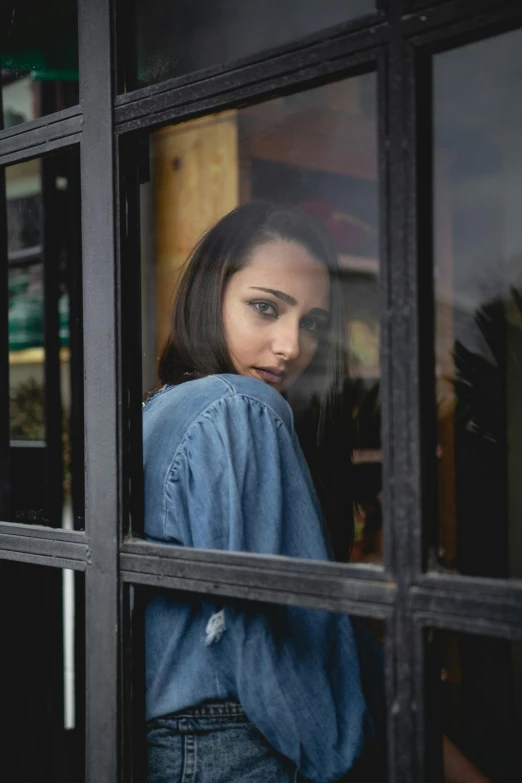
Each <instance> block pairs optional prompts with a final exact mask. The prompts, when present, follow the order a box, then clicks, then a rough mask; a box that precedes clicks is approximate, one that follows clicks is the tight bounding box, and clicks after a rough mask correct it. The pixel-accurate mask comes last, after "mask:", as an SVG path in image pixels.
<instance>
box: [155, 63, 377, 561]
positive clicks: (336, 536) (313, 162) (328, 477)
mask: <svg viewBox="0 0 522 783" xmlns="http://www.w3.org/2000/svg"><path fill="white" fill-rule="evenodd" d="M375 88H376V80H375V76H374V74H369V75H365V76H360V77H357V78H354V79H350V80H346V81H342V82H338V83H334V84H330V85H327V86H325V87H320V88H317V89H313V90H308V91H306V92H302V93H298V94H296V95H291V96H288V97H284V98H278V99H275V100H272V101H269V102H267V103H264V104H261V105H258V106H252V107H247V108H244V109H240V110H238V111H228V112H223V113H221V114H218V115H214V116H210V117H204V118H201V119H197V120H193V121H191V122H188V123H184V124H181V125H178V126H172V127H166V128H162V129H161V130H159V131H157V132H155V133H154V134H153V135H152V136H151V142H150V169H151V175H150V182H149V183H146V184H143V185H142V189H141V228H142V232H141V236H142V302H143V305H144V308H143V321H142V343H143V390H144V392H147V391H149V390H150V389H152V388H154V387H155V386H156V384H157V383H158V380H159V379H158V375H157V372H158V360H159V358H160V355H161V352H162V350H163V347H164V345H165V343H166V340H167V337H168V335H169V330H170V322H171V312H172V303H173V299H174V296H175V293H176V291H177V286H178V284H179V279H180V274H181V273H182V271H183V270H184V264H185V261H186V259H187V257H188V256H189V254H190V252H191V249H192V248H193V246H194V245H195V243H196V242H197V241H198V240H199V239H200V238H201V236H202V235H203V234H204V232H205V231H206V230H207V229H209V227H210V226H212V225H213V224H214V223H215V222H216V221H217V220H218V219H220V218H223V216H225V215H227V214H228V213H230V211H231V210H233V209H234V208H236V207H241V208H242V209H243V210H244V217H243V218H241V220H243V221H244V225H248V226H251V227H252V226H253V225H254V223H255V221H256V220H257V218H254V217H252V214H253V213H252V209H253V208H250V207H247V205H248V204H251V203H252V202H253V201H255V202H259V201H260V200H261V201H263V202H265V203H266V202H270V203H272V204H279V205H286V206H287V207H288V208H289V209H290V210H295V209H296V208H297V209H298V212H297V214H298V216H300V217H295V214H294V213H293V214H294V217H291V218H288V221H287V222H290V223H295V222H296V221H297V224H299V225H300V226H301V228H299V229H297V228H296V231H298V235H299V236H301V234H299V232H302V234H303V236H304V235H305V234H307V232H308V233H309V231H311V230H312V229H311V226H318V227H319V228H318V229H317V231H320V232H323V233H324V235H325V237H326V239H325V240H324V241H323V240H321V241H322V242H323V244H324V243H326V244H328V245H329V243H331V242H332V240H333V242H334V245H335V247H336V251H337V252H335V251H334V253H333V257H335V255H337V257H338V258H337V259H336V260H335V261H332V263H333V264H334V266H335V267H336V271H335V274H334V277H330V281H329V282H328V280H327V281H326V285H327V286H328V285H330V284H331V290H332V291H333V290H334V283H333V281H334V279H335V290H336V291H337V294H336V296H337V297H338V300H339V302H338V305H336V307H337V308H338V313H339V315H338V317H337V322H336V325H334V324H333V323H332V325H331V326H330V330H329V332H326V333H324V335H322V336H321V338H320V340H319V341H318V343H317V345H316V344H315V343H313V345H314V346H315V347H316V348H317V346H319V348H318V349H317V350H318V353H317V355H316V356H314V359H313V362H312V363H311V364H309V365H308V364H306V361H305V364H306V367H305V369H306V372H303V374H302V377H301V378H300V379H299V382H298V383H296V384H295V385H294V386H293V387H291V388H290V386H291V385H290V384H287V385H288V386H289V388H287V389H285V388H283V389H282V390H283V392H285V394H286V392H288V394H287V396H288V400H289V401H290V402H291V404H292V406H293V408H294V412H295V415H296V426H297V427H298V429H299V437H300V442H301V445H302V447H303V450H304V452H305V455H306V458H307V460H308V464H309V467H310V468H311V471H312V474H313V477H314V483H315V487H316V489H317V491H318V493H319V496H320V498H321V502H322V506H323V510H324V513H325V515H326V517H327V519H328V522H329V529H330V534H331V537H332V539H333V545H334V550H335V553H336V556H337V558H338V559H339V560H342V561H346V560H347V559H348V557H349V554H350V548H351V546H352V544H353V548H352V560H353V561H355V562H361V561H365V562H374V563H375V562H377V563H379V562H380V560H381V555H382V544H381V527H382V517H381V509H380V497H381V470H380V460H381V454H380V407H379V304H378V290H377V275H378V270H379V262H378V207H377V204H378V197H377V192H378V187H377V152H376V118H375V109H376V95H375ZM249 210H250V212H249ZM242 214H243V213H242ZM270 219H272V218H270ZM273 219H274V220H275V221H276V222H277V221H280V220H282V218H281V217H274V218H273ZM226 220H227V221H229V225H231V226H232V225H233V230H232V229H226V231H228V232H229V234H230V236H231V237H232V236H238V235H239V233H240V229H241V228H242V225H243V224H241V223H240V225H239V228H238V227H236V226H235V224H233V219H232V218H227V219H226ZM249 221H250V222H249ZM225 225H226V223H224V224H223V226H225ZM256 225H257V224H256ZM245 230H246V229H245ZM248 230H249V231H252V242H253V243H254V246H257V245H259V244H260V243H259V241H258V240H256V239H255V231H254V229H253V228H249V229H248ZM256 230H257V229H256ZM270 230H271V231H272V235H273V236H275V237H276V238H277V237H278V236H279V238H281V237H286V238H287V239H291V236H292V237H294V238H295V237H296V236H297V235H296V234H292V235H291V236H290V235H289V234H285V231H286V229H284V230H280V229H279V228H278V229H277V230H276V229H274V228H272V229H270ZM314 230H315V229H314ZM224 231H225V229H223V231H222V232H221V234H220V236H223V235H224V234H223V232H224ZM269 233H270V232H269ZM220 241H221V240H220ZM238 241H239V240H238ZM297 244H298V245H299V246H300V247H301V248H304V249H305V250H306V249H307V248H308V251H307V252H311V253H312V255H313V256H314V258H315V257H317V256H318V255H321V254H324V253H325V252H326V251H325V250H317V247H315V249H314V248H311V245H310V243H309V241H308V239H302V241H301V239H297ZM285 247H286V246H285V245H284V244H283V246H282V255H281V252H280V251H281V248H280V249H279V250H277V248H274V252H273V253H272V255H270V254H269V255H270V258H272V259H276V257H279V256H278V255H277V254H278V253H279V254H280V255H281V258H280V262H274V263H275V268H274V269H273V270H272V271H270V272H267V274H268V277H269V278H270V279H269V280H268V278H267V280H268V282H269V283H270V285H268V284H267V285H265V286H264V287H265V288H266V287H268V288H272V289H277V288H279V289H280V288H281V286H282V285H283V283H284V282H285V281H284V279H283V278H284V275H285V264H286V256H287V254H286V251H285ZM254 251H255V247H254ZM211 252H212V253H213V254H214V269H216V268H217V266H218V265H219V260H218V256H219V253H218V251H217V250H216V247H215V246H214V247H213V249H212V251H211ZM262 255H263V254H261V256H262ZM253 258H254V256H253V255H252V258H251V262H252V263H251V264H250V268H249V270H248V274H250V271H252V269H253V268H254V267H255V264H254V263H253ZM270 258H265V259H264V260H263V258H260V259H258V260H259V263H260V264H265V265H266V264H267V263H268V262H269V261H270ZM294 261H295V263H296V264H297V266H296V267H295V269H294V270H293V271H292V272H291V273H289V274H290V278H292V279H291V280H290V282H288V285H289V286H290V287H295V286H296V285H297V286H299V280H301V282H302V284H303V285H304V282H305V277H306V270H305V268H304V266H299V263H298V262H299V259H297V258H296V259H294ZM241 262H242V259H239V263H241ZM277 270H280V274H279V272H278V271H277ZM320 270H321V266H320V267H319V269H318V270H316V271H317V273H318V274H319V278H320V277H321V274H320ZM286 271H288V270H286ZM323 271H324V270H323ZM202 274H203V277H205V279H206V280H208V285H209V286H210V287H212V285H213V282H212V281H213V280H214V278H213V277H212V274H211V269H210V268H209V270H208V272H204V273H202ZM292 275H293V277H292ZM276 278H277V279H276ZM319 278H316V279H315V280H314V281H313V282H312V283H311V284H310V286H309V287H308V288H306V286H305V288H302V289H300V291H298V290H297V288H296V291H295V298H299V297H301V300H302V301H304V299H305V298H306V297H308V298H307V301H308V300H309V305H310V307H312V305H313V306H314V307H317V308H325V307H326V309H328V308H329V307H330V302H328V298H329V296H330V294H328V295H327V294H326V293H325V294H324V295H323V293H321V291H322V289H321V285H322V283H321V280H320V279H319ZM189 279H192V278H190V277H189V276H187V277H184V278H183V280H189ZM243 279H244V281H245V285H246V287H247V288H250V287H252V286H254V287H255V282H256V281H251V283H250V284H249V283H247V282H246V277H244V276H243V277H242V278H240V277H239V276H238V277H237V278H234V276H232V278H231V283H230V286H231V288H230V290H231V291H232V292H233V293H234V290H235V289H234V286H235V283H234V280H236V282H237V281H238V280H243ZM187 284H188V285H189V283H187ZM285 284H286V283H285ZM190 285H192V284H191V283H190ZM305 289H306V291H305ZM207 290H209V289H205V288H201V289H199V293H197V294H195V295H194V297H193V298H194V299H197V301H194V303H193V307H195V308H199V310H200V311H201V313H205V317H206V314H207V313H209V315H208V318H211V309H210V310H209V309H208V308H209V307H210V308H211V304H212V303H210V304H209V301H208V300H207V299H205V298H204V297H205V296H207V294H206V293H205V291H207ZM238 291H239V289H238ZM331 296H333V294H331ZM325 297H326V298H325ZM265 298H266V297H265ZM269 298H270V297H269ZM312 300H313V301H312ZM316 300H317V301H316ZM323 300H324V301H323ZM332 301H333V300H332ZM253 306H254V307H258V308H259V307H262V308H264V309H265V310H266V313H267V314H268V315H269V314H270V313H272V314H275V312H276V311H275V310H274V309H273V308H274V307H277V308H279V310H277V313H278V315H283V314H284V313H283V309H284V308H283V309H281V308H282V307H283V306H282V304H281V302H280V301H275V300H274V299H273V296H272V299H271V300H270V302H269V303H268V304H266V303H265V304H259V303H257V304H254V305H253ZM285 312H286V311H285ZM341 313H342V314H341ZM201 323H202V325H203V326H202V328H203V331H204V327H206V326H207V324H205V323H204V322H203V320H202V321H201ZM277 323H281V324H284V323H285V321H284V319H281V318H280V319H279V321H277ZM303 323H305V322H303ZM306 323H308V322H306ZM318 327H321V324H320V323H318ZM256 328H257V327H256ZM237 333H238V334H239V336H240V337H241V340H242V341H243V342H244V341H246V342H247V345H248V347H249V349H250V350H252V346H254V344H255V340H256V339H257V337H254V336H251V337H247V335H248V334H249V333H248V331H246V322H245V324H244V325H243V326H242V327H241V328H240V329H238V330H237ZM256 334H257V332H256ZM301 334H303V335H306V334H309V332H306V331H303V332H301ZM318 334H319V333H318ZM232 336H233V335H232ZM201 339H202V340H203V343H204V342H205V339H206V338H203V337H202V338H201ZM307 339H308V338H307ZM203 343H202V345H201V351H202V353H201V355H203V353H204V350H203ZM306 345H308V346H310V345H312V343H311V342H309V343H307V344H306ZM306 345H305V343H303V344H302V346H301V348H302V349H303V352H302V356H301V358H300V359H299V362H301V365H302V362H303V360H304V359H306V356H305V354H306V350H305V349H306ZM328 346H329V347H328ZM230 347H231V346H230V344H229V345H228V348H230ZM232 347H233V348H234V349H235V348H236V346H235V345H234V346H232ZM241 350H242V347H241V345H238V346H237V352H238V355H239V353H240V352H241ZM314 350H315V348H314ZM326 350H328V351H331V353H332V355H333V353H334V352H335V354H336V357H337V358H336V361H337V359H338V361H339V363H340V364H339V366H340V365H341V364H342V365H343V367H344V369H343V371H342V373H341V376H340V378H339V382H338V385H337V391H336V394H335V399H336V400H337V404H336V406H335V410H336V413H335V414H333V413H332V415H331V416H327V417H326V419H325V420H324V421H322V423H321V424H320V427H321V428H322V429H321V435H320V437H319V438H318V426H319V424H318V417H320V414H319V409H318V404H317V399H315V402H314V399H313V397H314V394H316V397H317V395H319V396H320V394H322V393H323V392H322V391H321V384H323V385H324V382H325V378H326V376H327V368H326V365H324V366H323V365H322V364H321V360H320V358H319V357H320V356H322V357H323V358H324V357H325V356H326V353H324V351H326ZM321 351H323V353H322V354H321ZM261 361H262V362H263V366H267V364H266V362H267V361H268V359H266V357H265V358H263V359H260V358H259V357H258V356H257V357H247V364H248V362H250V364H252V362H253V363H254V364H256V362H257V363H258V364H259V362H261ZM276 361H279V360H276V359H274V360H273V361H272V359H271V360H270V362H269V364H270V366H273V365H274V363H275V362H276ZM180 366H181V365H180ZM328 366H329V365H328ZM235 369H236V370H237V369H238V366H237V365H236V366H235ZM189 370H190V368H188V367H186V368H185V371H187V372H188V371H189ZM239 371H240V373H241V374H251V371H250V370H246V371H245V372H243V371H242V370H241V368H239ZM206 374H208V371H207V373H206ZM161 377H163V376H161ZM256 377H259V376H256ZM163 380H165V377H163ZM178 380H179V379H178ZM181 380H186V377H184V378H181ZM265 380H266V378H265ZM268 380H269V382H270V379H268ZM166 382H168V383H173V382H176V383H177V382H178V381H177V380H176V381H172V380H171V379H170V377H169V378H167V379H166ZM306 400H308V402H306ZM151 404H152V405H153V404H154V403H153V402H152V403H151ZM147 415H148V414H146V416H147ZM318 441H319V445H318ZM151 448H153V446H151ZM352 452H353V456H354V459H353V462H354V463H355V465H352ZM354 503H355V508H356V513H355V542H354V540H353V536H354V519H353V516H354V515H353V513H352V508H353V507H354ZM210 543H211V542H209V541H207V545H210ZM196 545H198V544H196ZM199 546H203V543H201V542H200V544H199ZM243 546H246V544H245V543H244V542H243ZM264 551H268V550H264ZM315 551H317V550H315ZM273 553H274V554H294V555H299V552H298V551H293V552H291V551H288V550H285V551H277V552H273ZM307 556H312V557H314V556H317V557H319V555H307Z"/></svg>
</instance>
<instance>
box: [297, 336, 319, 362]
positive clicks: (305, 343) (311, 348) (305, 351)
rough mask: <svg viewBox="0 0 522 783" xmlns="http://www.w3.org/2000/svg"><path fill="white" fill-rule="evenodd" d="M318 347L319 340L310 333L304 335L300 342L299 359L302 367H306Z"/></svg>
mask: <svg viewBox="0 0 522 783" xmlns="http://www.w3.org/2000/svg"><path fill="white" fill-rule="evenodd" d="M318 348H319V341H318V340H316V339H315V338H314V337H312V336H310V335H305V336H304V337H303V340H302V343H301V356H300V358H301V360H302V367H303V369H306V367H308V365H309V364H310V362H311V361H312V359H313V358H314V356H315V354H316V353H317V349H318Z"/></svg>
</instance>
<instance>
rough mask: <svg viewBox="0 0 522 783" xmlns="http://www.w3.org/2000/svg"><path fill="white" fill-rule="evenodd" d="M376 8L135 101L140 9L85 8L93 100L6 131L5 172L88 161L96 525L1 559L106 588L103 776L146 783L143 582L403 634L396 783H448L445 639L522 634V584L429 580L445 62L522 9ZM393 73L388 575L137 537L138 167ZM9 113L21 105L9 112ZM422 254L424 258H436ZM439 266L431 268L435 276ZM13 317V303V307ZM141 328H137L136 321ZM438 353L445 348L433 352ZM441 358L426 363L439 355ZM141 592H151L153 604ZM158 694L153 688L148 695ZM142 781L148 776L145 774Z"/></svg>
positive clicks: (119, 4) (4, 396)
mask: <svg viewBox="0 0 522 783" xmlns="http://www.w3.org/2000/svg"><path fill="white" fill-rule="evenodd" d="M377 5H378V10H376V11H375V14H372V15H368V16H365V17H363V18H361V19H356V20H353V21H348V22H346V23H345V24H343V25H339V26H338V27H336V28H332V29H331V30H329V31H326V32H324V33H322V32H320V33H317V35H315V36H313V37H312V38H311V39H306V42H301V43H300V42H292V43H290V44H288V45H287V46H283V47H278V48H277V50H274V51H272V52H263V53H261V54H260V55H257V56H253V57H251V58H248V59H247V60H243V61H241V62H240V63H234V64H232V65H231V66H230V67H227V68H224V67H222V66H217V67H216V68H210V69H206V70H205V71H204V72H200V73H195V74H190V75H189V76H183V77H179V78H176V79H172V80H169V81H167V82H164V83H161V84H158V85H153V86H151V87H146V88H142V89H139V90H136V91H133V92H130V93H127V94H117V86H118V85H119V84H121V83H122V78H123V77H122V74H123V73H124V68H123V65H124V63H123V59H124V58H125V57H127V56H128V55H129V47H128V46H126V45H125V44H124V43H123V44H121V38H120V39H119V40H118V37H117V36H116V34H115V33H116V30H117V27H118V23H119V22H120V21H121V24H122V27H123V26H124V25H125V24H127V23H128V22H126V21H125V20H126V19H128V8H127V6H126V5H125V4H124V2H123V0H78V11H79V62H80V105H79V106H77V107H73V108H71V109H67V110H65V111H61V112H57V113H55V114H53V115H50V116H47V117H44V118H41V119H37V120H33V121H31V122H27V123H25V124H23V125H19V126H16V127H15V128H11V129H6V130H0V186H2V185H3V183H4V167H5V166H7V165H10V164H13V163H17V162H21V161H24V160H29V159H31V158H34V157H39V156H42V155H47V154H49V153H51V152H54V151H57V150H60V149H67V148H70V147H76V148H78V147H79V149H80V160H81V216H82V266H83V335H84V349H83V353H84V355H83V362H84V376H85V380H84V431H85V434H86V439H85V531H84V532H82V531H67V530H55V529H50V528H43V527H38V526H33V525H24V524H15V523H9V522H0V560H16V561H19V562H25V563H38V564H43V565H47V566H49V567H55V568H56V567H58V568H71V569H74V570H79V571H84V572H85V574H86V764H87V766H86V780H87V781H88V783H94V781H95V782H96V783H109V781H111V783H114V782H115V781H117V780H132V779H134V780H140V776H139V772H135V768H134V766H133V765H134V755H135V754H134V751H136V754H137V755H138V756H139V748H138V749H137V750H136V748H134V750H133V748H132V737H130V736H129V731H130V729H131V726H132V720H130V719H129V714H130V713H133V712H134V710H133V706H132V705H133V704H135V705H139V704H140V698H141V697H140V695H139V693H136V696H134V693H135V690H136V688H135V682H134V680H133V677H134V675H133V674H132V672H133V671H135V670H137V669H138V668H139V666H138V661H137V660H135V661H134V662H133V661H132V659H131V657H130V653H129V647H130V645H129V640H130V639H131V637H132V629H131V627H130V614H131V612H130V607H131V604H132V600H131V599H132V598H133V596H134V597H139V595H140V591H141V590H142V588H146V587H151V586H152V587H154V586H156V587H157V586H161V587H166V588H171V589H175V590H181V591H187V592H194V593H203V594H213V595H221V596H225V597H226V596H231V595H233V596H236V597H242V598H247V599H252V600H263V601H269V602H274V603H289V604H296V605H301V606H309V607H315V608H322V609H329V610H334V611H346V612H350V613H353V614H356V615H362V616H370V617H374V618H378V619H381V620H384V621H385V623H386V640H387V641H386V660H387V666H386V671H387V698H388V730H389V750H388V755H389V759H388V763H389V770H390V781H393V782H394V783H395V782H397V783H398V781H404V783H407V782H408V783H409V782H411V783H419V781H429V780H432V779H433V777H432V772H430V770H429V769H428V764H427V758H428V757H427V753H426V749H427V747H428V746H429V744H430V733H431V736H435V735H434V732H435V731H436V728H435V727H433V726H431V727H430V729H429V731H428V723H427V715H426V710H425V704H426V687H425V655H424V643H423V638H424V632H425V629H426V628H427V627H432V626H433V627H440V628H451V629H453V630H461V631H467V632H471V633H481V634H483V633H488V634H491V635H495V636H500V637H502V638H506V639H522V581H520V582H516V581H513V582H510V581H508V580H492V579H485V578H479V577H473V578H470V577H464V576H458V575H449V574H445V573H438V572H435V571H433V570H431V571H429V570H426V569H427V567H428V566H429V565H430V564H431V563H432V562H433V558H432V550H433V546H434V540H435V539H434V528H435V526H434V514H433V507H434V506H433V503H434V498H435V491H436V490H435V472H434V464H433V461H432V460H431V459H430V458H429V457H428V456H427V455H429V454H434V453H435V450H434V448H433V445H434V435H433V427H434V421H435V419H434V416H435V413H434V401H433V378H434V368H433V355H430V352H429V350H427V346H429V345H430V339H431V338H432V336H433V311H432V305H431V303H432V301H433V284H432V264H431V263H429V262H431V260H432V231H433V226H432V219H431V210H432V199H433V192H432V176H431V159H432V149H431V132H430V129H431V123H432V116H431V100H430V96H431V58H432V57H433V55H434V54H435V53H437V52H439V51H443V50H445V49H448V48H454V47H457V46H461V45H464V44H466V43H469V42H471V41H473V40H480V39H482V38H487V37H490V36H493V35H496V34H498V33H501V32H504V31H508V30H512V29H517V28H521V27H522V8H521V6H520V2H519V0H455V1H454V2H447V1H442V0H441V1H440V2H435V1H434V0H431V2H430V0H387V1H386V2H382V3H378V4H377ZM369 70H375V71H376V72H377V78H378V91H379V99H378V136H379V176H380V185H379V187H380V215H381V217H380V228H381V248H380V250H381V252H380V258H381V275H380V283H379V285H380V297H381V305H382V317H381V333H382V337H381V396H382V419H383V423H382V442H383V463H384V465H383V469H384V477H383V484H384V492H385V502H384V537H385V542H384V550H385V562H384V567H383V568H382V569H380V568H377V567H371V566H353V565H338V564H331V563H324V564H321V563H313V564H310V563H302V562H299V561H296V562H295V563H293V562H291V563H289V562H287V561H284V562H282V561H281V560H280V559H278V558H269V557H261V556H256V555H247V554H241V553H234V554H232V553H225V552H223V553H221V552H206V551H200V550H185V549H178V548H174V547H169V546H167V545H161V544H152V543H149V542H145V541H143V540H140V538H139V537H136V536H134V535H133V534H132V532H131V528H132V525H134V528H135V529H138V525H137V523H136V522H135V521H134V520H138V521H139V518H140V485H141V478H140V472H141V467H140V464H141V463H140V461H139V459H138V457H139V449H140V443H141V424H140V415H141V406H140V400H141V388H140V386H141V372H140V350H139V347H140V342H139V341H140V336H139V333H138V331H137V328H136V322H137V321H138V320H139V319H138V318H137V313H138V312H139V309H138V308H139V280H138V278H139V257H138V253H139V245H138V244H137V243H136V234H135V233H133V230H134V229H133V226H135V225H136V224H137V223H138V221H137V220H136V216H137V210H138V209H139V201H138V186H139V175H138V169H137V160H138V157H139V149H140V145H142V143H143V141H144V139H146V138H147V137H148V133H149V132H150V130H152V129H153V128H155V127H158V126H159V125H161V124H165V123H167V122H168V123H174V122H181V121H184V120H188V119H192V118H194V117H196V116H201V115H203V114H208V113H211V112H215V111H219V110H224V109H229V108H233V107H236V106H238V105H241V104H244V103H246V102H249V103H250V102H257V101H260V100H262V99H265V98H268V97H274V96H277V95H280V94H283V93H285V92H292V91H297V90H299V89H304V88H305V87H308V86H315V85H318V84H321V83H325V82H327V81H329V80H333V79H336V78H341V77H346V76H351V75H356V74H359V73H363V72H367V71H369ZM0 109H1V102H0ZM6 234H7V232H6V226H5V188H3V187H0V261H1V264H2V270H4V269H5V274H4V271H2V277H1V280H0V314H3V313H5V317H3V316H2V317H1V319H0V470H1V476H2V478H1V479H0V519H2V518H5V516H6V514H5V513H4V510H3V509H5V508H6V507H7V499H6V498H7V487H8V476H9V473H8V461H9V460H8V453H9V418H8V417H9V413H8V411H9V407H8V394H9V392H8V383H7V380H8V369H9V368H8V334H7V262H8V259H7V242H6V239H5V237H6ZM421 257H422V261H423V263H422V264H421V263H420V260H419V259H420V258H421ZM426 259H428V263H427V262H426ZM2 305H4V306H2ZM133 323H134V328H133V327H132V324H133ZM431 343H433V340H431ZM421 348H422V351H421ZM134 594H135V595H134ZM138 690H139V689H138ZM133 770H134V772H135V774H134V772H133Z"/></svg>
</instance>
